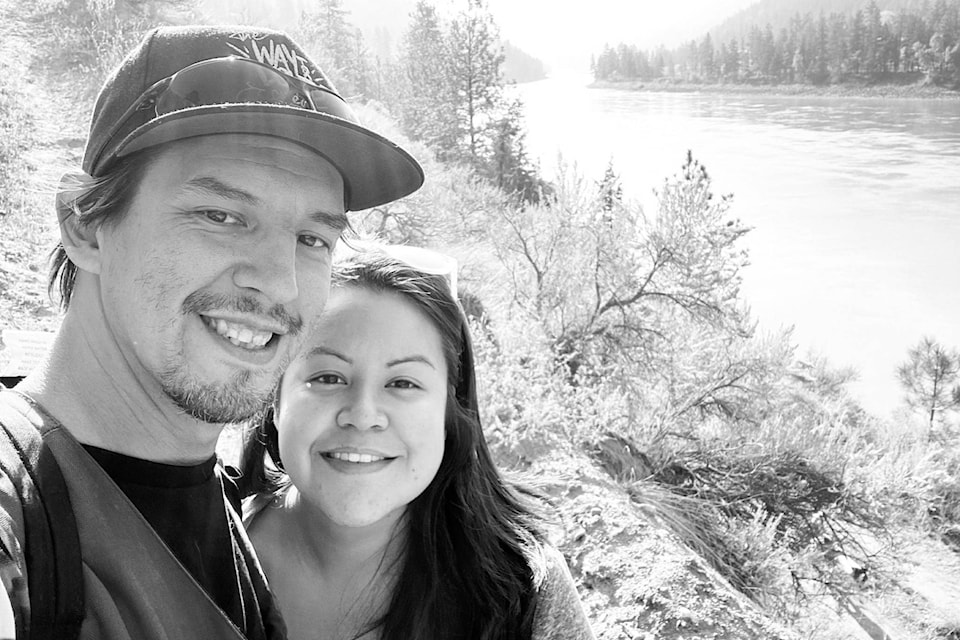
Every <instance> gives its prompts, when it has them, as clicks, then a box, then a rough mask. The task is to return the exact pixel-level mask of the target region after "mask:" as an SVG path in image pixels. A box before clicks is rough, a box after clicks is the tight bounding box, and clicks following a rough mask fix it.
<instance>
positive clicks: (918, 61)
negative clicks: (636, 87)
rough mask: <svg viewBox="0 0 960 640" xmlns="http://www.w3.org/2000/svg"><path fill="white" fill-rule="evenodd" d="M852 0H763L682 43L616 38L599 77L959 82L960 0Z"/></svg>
mask: <svg viewBox="0 0 960 640" xmlns="http://www.w3.org/2000/svg"><path fill="white" fill-rule="evenodd" d="M851 2H852V0H851ZM851 2H846V3H836V6H831V7H830V8H829V9H827V8H824V9H821V10H818V11H813V10H811V9H809V8H808V7H806V6H805V8H804V11H803V12H802V13H801V12H799V11H797V12H795V13H793V14H785V13H784V11H785V10H786V8H785V6H783V4H784V3H772V2H766V3H759V4H758V5H756V6H754V7H753V8H752V9H749V10H747V11H745V12H743V13H741V14H739V15H738V16H737V17H736V18H734V19H732V21H728V22H726V23H724V25H721V27H719V28H718V29H716V30H715V31H713V32H711V33H708V34H706V35H704V36H703V38H702V39H700V40H695V41H691V42H689V43H688V44H686V45H685V46H682V47H679V48H677V49H672V50H668V49H663V48H661V49H659V50H656V51H641V50H639V49H638V48H636V47H633V46H630V45H627V44H620V45H619V46H617V47H614V48H610V47H608V48H607V49H605V50H604V51H603V52H601V53H600V54H599V55H598V56H597V57H596V58H595V60H594V64H593V71H594V77H595V78H596V79H598V80H613V81H617V80H645V81H650V80H657V79H664V80H674V81H683V82H700V83H718V82H722V83H733V84H737V83H740V84H782V83H789V84H793V83H796V84H810V85H827V84H842V83H849V82H860V83H864V82H866V83H870V84H874V83H889V84H911V83H919V82H922V83H925V84H929V85H936V86H941V87H946V88H949V89H954V90H956V89H960V2H958V0H936V1H935V2H932V3H930V2H923V3H922V4H919V5H917V3H913V2H911V3H900V4H899V5H897V4H893V3H887V4H886V5H884V4H881V3H880V2H877V1H876V0H871V1H870V2H867V3H863V4H859V5H856V6H851V7H849V8H848V9H846V10H844V7H846V6H847V5H850V4H851ZM791 6H797V7H799V6H800V3H795V4H793V5H791ZM885 6H890V7H899V8H897V10H890V9H884V7H885Z"/></svg>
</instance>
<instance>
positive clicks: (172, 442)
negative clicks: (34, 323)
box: [0, 27, 423, 640]
mask: <svg viewBox="0 0 960 640" xmlns="http://www.w3.org/2000/svg"><path fill="white" fill-rule="evenodd" d="M83 171H84V173H83V174H82V175H81V176H80V177H79V179H78V180H75V181H69V182H65V183H64V185H63V186H62V189H61V191H60V193H59V194H58V198H57V210H58V214H59V219H60V230H61V244H60V246H58V248H57V250H56V252H55V255H54V259H53V270H52V274H51V288H52V289H55V288H59V290H60V294H61V296H62V301H63V306H64V308H65V314H64V318H63V322H62V325H61V327H60V329H59V332H58V334H57V336H56V338H55V340H54V343H53V347H52V348H51V350H50V352H49V354H48V355H47V357H46V359H45V361H44V362H43V363H42V364H41V366H39V367H38V368H37V369H36V370H35V371H34V372H32V373H31V374H30V375H29V376H27V378H26V379H24V380H23V382H21V383H20V384H19V385H18V386H17V387H16V389H15V390H14V391H5V392H3V393H2V394H0V410H3V413H0V423H3V425H4V429H5V430H6V431H7V432H9V433H13V432H14V431H16V429H15V428H14V426H15V425H21V426H22V424H28V426H32V427H34V428H35V429H37V430H38V431H39V432H40V433H41V434H42V445H41V447H40V451H41V453H40V455H39V458H40V460H41V464H40V465H38V467H39V466H42V465H43V464H46V463H49V460H50V458H51V455H52V458H53V459H54V460H55V463H56V464H55V466H56V467H58V468H59V470H60V471H61V472H62V476H63V482H64V483H65V486H66V494H67V497H68V500H67V502H68V504H69V505H71V507H70V508H71V509H72V511H73V514H74V517H75V521H76V532H77V533H76V535H77V539H78V540H79V549H80V556H81V558H82V580H81V581H80V582H82V585H68V588H67V589H66V591H65V592H64V593H65V594H66V595H65V596H64V597H63V598H61V599H60V600H58V601H57V603H56V605H57V606H61V605H63V602H64V601H69V600H70V599H71V598H73V591H77V590H82V594H83V602H84V604H83V607H82V609H83V611H82V613H81V616H80V617H82V624H81V626H80V637H84V638H131V639H133V638H135V639H138V640H140V639H149V638H243V637H247V638H268V637H282V634H283V625H282V622H280V621H279V616H278V615H277V612H276V610H275V609H274V607H273V604H272V597H271V596H270V594H269V592H268V591H267V590H266V588H265V586H264V584H263V579H262V574H261V572H260V569H259V565H258V563H257V562H256V560H255V558H254V557H253V555H252V552H251V551H250V550H249V546H248V542H247V540H246V538H245V536H244V535H243V533H242V530H241V529H240V528H239V527H238V526H237V522H238V521H237V519H236V518H235V513H234V509H233V508H232V506H231V505H230V504H229V502H230V501H229V500H227V499H226V497H225V495H226V494H225V492H224V489H223V480H222V479H221V473H220V470H219V468H218V467H217V465H216V461H215V456H214V447H215V445H216V441H217V437H218V435H219V434H220V431H221V429H222V427H223V425H224V424H225V423H231V422H238V421H242V420H245V419H247V418H250V417H251V416H253V415H254V414H256V413H257V412H258V411H259V409H260V408H261V406H262V405H263V404H264V403H265V402H266V400H267V399H268V397H269V396H270V394H271V392H272V390H273V388H274V385H275V383H276V381H277V379H278V377H279V375H280V373H281V371H282V368H283V367H284V366H285V363H286V362H287V361H288V359H289V358H290V357H291V356H292V355H293V353H294V352H295V351H296V350H297V348H298V347H299V345H300V344H301V342H302V340H303V339H304V337H305V334H306V333H307V332H308V329H309V326H310V324H311V322H312V320H313V319H314V318H316V316H317V315H318V313H319V312H320V310H321V309H322V307H323V304H324V302H325V300H326V296H327V291H328V287H329V277H330V259H331V252H332V250H333V248H334V245H335V244H336V242H337V240H338V238H339V236H340V234H341V231H343V229H344V227H345V226H346V224H347V219H346V216H345V213H346V212H347V211H350V210H358V209H364V208H368V207H372V206H376V205H379V204H383V203H385V202H389V201H392V200H394V199H397V198H400V197H402V196H405V195H407V194H409V193H411V192H412V191H414V190H416V189H417V188H418V187H419V186H420V185H421V184H422V182H423V173H422V170H421V169H420V166H419V165H418V164H417V162H416V161H415V160H414V159H413V158H412V157H410V156H409V155H408V154H407V153H406V152H405V151H403V150H402V149H400V148H398V147H397V146H396V145H394V144H392V143H390V142H389V141H387V140H385V139H384V138H382V137H380V136H379V135H377V134H375V133H373V132H372V131H370V130H368V129H365V128H364V127H362V126H361V125H360V124H358V122H357V120H356V118H355V116H354V115H353V113H352V112H351V110H350V109H349V107H347V105H346V104H345V103H344V102H343V100H342V99H341V98H340V97H339V96H338V95H337V94H336V92H335V91H334V89H333V88H332V86H331V85H330V83H329V82H328V80H327V79H326V77H325V76H324V75H323V73H322V72H321V71H320V69H318V68H317V67H316V65H314V63H313V62H311V61H310V60H309V58H308V57H307V56H306V54H305V53H304V52H303V51H302V50H301V49H300V47H299V46H297V45H296V44H295V43H294V42H292V41H291V40H290V39H289V38H288V37H286V36H285V35H283V34H281V33H277V32H272V31H265V30H255V29H248V28H243V27H236V28H215V27H189V28H177V29H158V30H154V31H152V32H150V33H149V34H148V35H147V36H146V37H145V38H144V39H143V41H142V42H141V43H140V45H139V47H138V48H137V49H136V50H134V51H133V52H132V53H131V54H130V55H129V56H128V57H127V58H126V60H125V61H124V62H123V63H122V64H121V66H120V67H119V68H118V69H117V70H116V71H115V72H114V74H113V75H112V76H111V77H110V78H109V79H108V80H107V81H106V83H105V85H104V86H103V88H102V90H101V92H100V94H99V97H98V100H97V103H96V107H95V110H94V113H93V118H92V122H91V128H90V135H89V139H88V142H87V147H86V151H85V155H84V160H83ZM4 416H6V417H4ZM25 420H26V421H28V422H26V423H25V422H24V421H25ZM2 437H3V434H2V433H0V439H2ZM17 446H19V447H20V449H18V451H20V452H21V455H20V457H21V458H22V457H23V455H22V451H23V448H24V447H23V446H22V444H20V445H17ZM28 448H29V447H28ZM0 458H2V461H3V467H2V473H0V578H2V579H3V581H4V584H5V587H6V590H5V591H6V594H7V595H8V597H9V598H10V605H11V606H12V609H13V613H14V617H15V623H16V631H17V637H18V638H25V637H40V636H47V637H55V636H56V637H59V635H60V634H61V633H63V632H62V628H61V627H58V626H57V625H58V624H60V622H59V621H51V616H52V614H51V613H49V611H50V608H49V607H47V606H46V600H47V599H46V596H44V597H43V598H41V596H40V593H41V584H47V583H49V578H48V576H47V572H46V571H42V572H41V571H40V570H35V571H32V572H31V571H30V569H31V563H33V565H34V566H39V567H44V566H48V565H50V559H49V558H48V556H49V555H50V552H49V551H48V550H46V547H44V549H45V550H44V551H38V550H37V549H39V547H35V548H33V550H32V552H31V546H30V545H31V544H32V543H33V542H34V541H36V540H37V536H36V535H31V531H30V530H29V529H30V521H29V519H28V520H27V522H26V524H25V520H24V518H25V517H26V516H25V514H27V506H28V505H29V504H32V503H34V502H35V498H33V497H30V496H33V495H34V494H32V493H30V491H32V489H30V487H29V486H28V487H27V488H26V489H24V488H23V486H22V481H24V478H25V477H26V476H27V475H28V474H27V473H25V472H24V471H23V468H24V467H23V465H22V464H21V466H17V465H18V464H20V460H18V459H17V455H15V454H10V455H6V456H5V457H4V456H3V454H2V453H0ZM32 477H33V476H32V475H31V478H32ZM29 479H30V478H27V479H26V480H27V484H28V485H29ZM18 482H20V483H21V484H20V485H18ZM38 484H39V486H40V487H41V488H43V486H44V484H45V483H44V481H43V480H42V479H41V480H40V481H39V483H38ZM18 486H19V487H20V488H17V487H18ZM46 486H50V485H49V484H47V485H46ZM42 494H43V497H44V498H45V499H47V498H49V499H48V500H47V501H46V502H48V503H51V504H52V503H53V502H54V498H55V497H56V496H53V495H49V496H48V495H47V491H46V490H45V489H44V491H43V492H42ZM24 496H28V497H27V498H26V499H25V498H24ZM49 511H50V510H49V509H48V513H47V517H49V518H53V519H57V522H55V523H53V525H54V528H58V527H60V526H61V522H62V520H63V518H62V514H60V513H57V514H51V513H50V512H49ZM30 513H31V514H32V513H34V512H33V511H31V512H30ZM31 517H33V516H31ZM68 524H70V523H68ZM53 546H54V547H56V546H57V543H54V545H53ZM64 546H69V545H63V544H61V545H60V549H62V548H63V547H64ZM57 561H58V562H60V564H59V565H56V566H54V569H55V571H56V572H62V570H63V568H64V567H65V566H66V565H67V564H68V563H66V562H64V561H61V559H60V551H58V552H57ZM44 562H47V565H45V564H44ZM38 574H42V575H38ZM57 575H59V573H58V574H57ZM44 580H47V583H43V581H44ZM58 586H62V585H58ZM71 587H72V588H73V591H71ZM40 600H43V602H39V601H40ZM41 605H43V609H42V611H41ZM55 608H56V607H54V609H55ZM61 608H63V607H62V606H61ZM0 621H2V616H0Z"/></svg>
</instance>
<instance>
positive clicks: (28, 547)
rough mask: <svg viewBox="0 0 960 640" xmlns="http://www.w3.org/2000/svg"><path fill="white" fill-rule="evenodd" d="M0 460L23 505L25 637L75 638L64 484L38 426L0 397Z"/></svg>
mask: <svg viewBox="0 0 960 640" xmlns="http://www.w3.org/2000/svg"><path fill="white" fill-rule="evenodd" d="M4 395H7V394H4ZM0 466H2V468H3V471H4V472H5V473H6V474H7V477H8V478H9V479H10V481H11V482H12V483H13V486H14V488H15V489H16V491H17V494H18V496H19V498H20V502H21V504H22V506H23V520H24V522H23V525H24V531H25V536H26V540H25V541H23V542H24V546H25V553H24V558H25V561H26V571H27V581H28V590H29V597H30V627H29V629H30V633H29V637H30V638H31V639H32V640H38V639H44V638H64V639H74V638H77V637H78V636H79V635H80V625H81V623H82V622H83V616H84V595H83V570H82V566H81V559H80V539H79V536H78V535H77V525H76V520H75V518H74V515H73V507H72V506H71V503H70V495H69V494H68V492H67V485H66V483H65V482H64V479H63V474H62V473H61V472H60V467H59V465H58V464H57V461H56V459H55V458H54V457H53V453H52V452H51V451H50V449H49V448H48V447H47V446H46V444H45V443H44V442H43V437H42V436H41V433H40V431H39V429H38V427H37V426H35V425H34V424H33V422H31V420H30V419H29V418H28V417H27V416H25V415H24V414H23V413H21V412H20V411H18V410H17V409H15V408H14V407H13V406H11V404H10V403H9V402H5V401H3V399H2V398H0Z"/></svg>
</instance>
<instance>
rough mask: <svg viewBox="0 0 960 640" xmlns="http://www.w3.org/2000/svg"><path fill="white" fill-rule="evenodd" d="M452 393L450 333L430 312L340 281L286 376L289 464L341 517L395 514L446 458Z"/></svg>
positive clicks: (283, 420)
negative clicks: (446, 352)
mask: <svg viewBox="0 0 960 640" xmlns="http://www.w3.org/2000/svg"><path fill="white" fill-rule="evenodd" d="M446 400H447V366H446V362H445V361H444V357H443V349H442V344H441V340H440V333H439V332H438V331H437V329H436V327H435V326H434V325H433V324H432V323H431V322H430V320H428V319H427V317H426V316H425V315H424V314H423V313H421V312H420V311H419V310H418V309H417V308H416V307H415V306H414V305H413V304H412V303H411V302H409V301H408V300H406V299H405V298H403V297H402V296H400V295H399V294H396V293H392V292H373V291H369V290H367V289H362V288H359V287H350V286H347V287H341V288H337V289H334V290H333V291H332V292H331V295H330V299H329V301H328V303H327V306H326V308H325V310H324V312H323V315H322V316H321V319H320V322H319V324H318V325H317V328H316V331H315V332H314V333H313V338H312V339H311V340H310V341H309V342H308V344H307V346H306V347H305V349H304V351H303V352H302V354H301V355H300V357H298V358H297V359H296V360H294V362H293V363H292V364H291V365H290V367H289V368H288V369H287V371H286V373H285V374H284V377H283V381H282V383H281V389H280V403H279V407H278V412H277V417H276V424H277V431H278V433H279V440H280V457H281V459H282V460H283V465H284V468H285V470H286V471H287V473H288V474H289V475H290V478H291V479H292V480H293V482H294V484H295V485H296V486H297V489H298V490H299V492H300V494H301V495H302V497H303V499H304V500H306V501H307V502H309V503H310V504H311V505H313V506H314V507H316V508H318V509H319V511H320V513H321V514H322V515H323V516H325V517H326V518H328V519H329V520H330V521H332V522H334V523H335V524H338V525H341V526H349V527H363V526H367V525H372V524H375V523H379V522H382V521H387V522H388V523H392V522H394V521H396V519H398V518H399V517H400V516H401V515H402V514H403V512H404V510H405V508H406V506H407V505H408V504H409V503H410V502H411V501H412V500H413V499H414V498H416V497H417V496H418V495H420V494H421V493H422V492H423V490H424V489H426V487H427V485H429V484H430V482H431V481H432V480H433V477H434V476H435V475H436V473H437V469H438V468H439V467H440V461H441V459H442V458H443V448H444V417H445V410H446Z"/></svg>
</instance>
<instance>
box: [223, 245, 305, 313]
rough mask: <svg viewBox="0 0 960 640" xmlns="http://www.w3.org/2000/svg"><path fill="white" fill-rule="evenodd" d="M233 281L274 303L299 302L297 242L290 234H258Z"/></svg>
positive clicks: (248, 247) (241, 257) (236, 269)
mask: <svg viewBox="0 0 960 640" xmlns="http://www.w3.org/2000/svg"><path fill="white" fill-rule="evenodd" d="M242 250H243V252H244V253H245V254H246V255H242V256H239V258H240V264H239V265H238V266H237V267H236V268H235V269H234V272H233V282H234V284H235V285H237V286H238V287H240V288H241V289H254V290H256V291H258V292H260V293H262V294H263V295H264V296H266V297H267V298H268V299H269V300H271V301H272V302H274V303H280V304H284V303H288V302H292V301H294V300H296V299H297V296H298V295H299V293H300V292H299V289H298V285H297V239H296V237H295V236H293V235H291V234H289V233H282V232H280V231H272V232H269V233H263V234H258V235H257V237H256V238H253V239H252V241H251V242H250V243H248V244H247V245H246V246H245V247H244V248H243V249H242Z"/></svg>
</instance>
